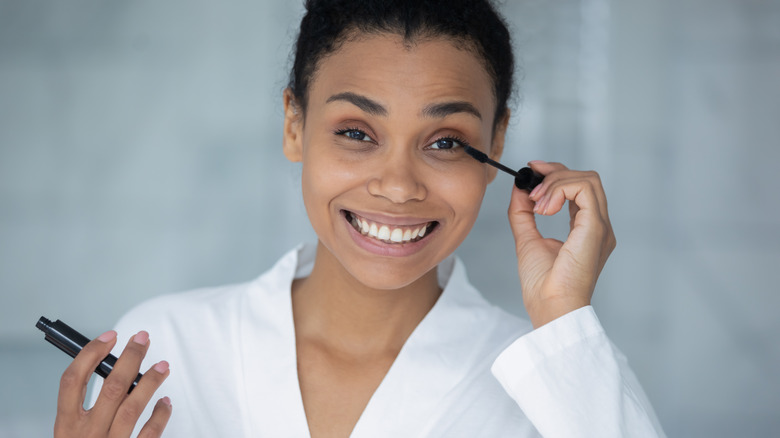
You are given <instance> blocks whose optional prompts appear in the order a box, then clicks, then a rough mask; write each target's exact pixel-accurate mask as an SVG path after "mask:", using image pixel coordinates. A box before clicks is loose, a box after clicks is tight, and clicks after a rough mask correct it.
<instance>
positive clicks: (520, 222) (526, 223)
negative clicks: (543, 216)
mask: <svg viewBox="0 0 780 438" xmlns="http://www.w3.org/2000/svg"><path fill="white" fill-rule="evenodd" d="M533 208H534V203H533V202H532V201H531V200H530V198H529V197H528V194H526V192H524V191H523V190H520V189H518V188H517V187H515V186H512V199H511V201H510V202H509V211H508V215H509V225H510V227H511V228H512V234H513V235H514V237H515V244H516V246H517V247H518V248H520V247H522V246H523V245H524V244H525V243H527V241H529V240H534V239H541V238H542V235H541V234H540V233H539V230H538V229H537V228H536V217H535V216H534V211H533Z"/></svg>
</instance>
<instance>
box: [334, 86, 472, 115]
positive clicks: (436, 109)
mask: <svg viewBox="0 0 780 438" xmlns="http://www.w3.org/2000/svg"><path fill="white" fill-rule="evenodd" d="M339 101H341V102H349V103H351V104H353V105H355V106H356V107H358V108H360V109H361V110H363V111H365V112H367V113H369V114H371V115H374V116H382V117H386V116H387V108H385V107H384V106H382V104H380V103H379V102H377V101H375V100H372V99H370V98H368V97H366V96H362V95H360V94H356V93H353V92H351V91H345V92H343V93H338V94H334V95H333V96H330V97H329V98H328V100H326V101H325V103H331V102H339ZM458 113H466V114H471V115H473V116H474V117H476V118H478V119H479V120H482V113H480V112H479V110H478V109H477V108H476V107H475V106H474V105H472V104H470V103H469V102H465V101H454V102H443V103H435V104H431V105H428V106H426V107H425V108H423V110H422V115H423V116H425V117H430V118H435V119H443V118H445V117H447V116H449V115H451V114H458Z"/></svg>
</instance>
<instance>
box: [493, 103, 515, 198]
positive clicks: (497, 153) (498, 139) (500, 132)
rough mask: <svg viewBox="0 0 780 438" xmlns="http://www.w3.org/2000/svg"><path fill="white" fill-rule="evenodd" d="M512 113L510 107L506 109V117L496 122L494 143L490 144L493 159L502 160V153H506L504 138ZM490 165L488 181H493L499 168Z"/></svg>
mask: <svg viewBox="0 0 780 438" xmlns="http://www.w3.org/2000/svg"><path fill="white" fill-rule="evenodd" d="M510 115H511V110H510V109H509V108H507V109H506V113H504V117H502V118H501V120H499V121H498V123H496V129H495V132H494V133H493V143H491V144H490V151H489V153H488V156H489V157H490V159H492V160H493V161H500V160H501V155H502V154H503V153H504V139H505V138H506V129H507V127H508V126H509V116H510ZM487 167H488V183H491V182H493V179H494V178H495V177H496V172H497V171H498V169H496V168H495V167H493V166H487Z"/></svg>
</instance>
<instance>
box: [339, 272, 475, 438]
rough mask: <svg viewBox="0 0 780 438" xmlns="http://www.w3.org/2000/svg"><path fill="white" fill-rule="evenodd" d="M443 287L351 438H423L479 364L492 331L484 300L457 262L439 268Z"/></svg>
mask: <svg viewBox="0 0 780 438" xmlns="http://www.w3.org/2000/svg"><path fill="white" fill-rule="evenodd" d="M450 272H451V275H450ZM439 283H440V285H442V286H445V285H446V286H445V287H444V291H443V292H442V295H441V296H440V297H439V300H438V301H437V302H436V304H435V305H434V307H433V308H432V309H431V311H430V312H428V315H426V317H425V318H424V319H423V321H422V322H421V323H420V324H419V325H418V326H417V328H416V329H415V331H414V332H413V333H412V335H411V336H410V337H409V339H408V340H407V341H406V344H404V346H403V348H402V349H401V352H400V353H399V355H398V357H397V358H396V360H395V362H394V363H393V365H392V367H391V368H390V370H389V371H388V373H387V375H386V376H385V378H384V380H383V381H382V383H381V384H380V386H379V387H378V388H377V390H376V392H375V393H374V395H373V397H372V398H371V400H370V401H369V403H368V405H367V406H366V409H365V410H364V411H363V415H362V416H361V417H360V420H359V421H358V423H357V425H356V426H355V429H354V430H353V432H352V435H351V436H352V438H364V437H365V438H369V437H379V436H403V437H414V436H424V435H425V432H426V430H427V429H428V428H429V427H430V426H431V424H432V423H433V422H434V421H435V419H436V418H437V417H438V415H441V412H442V409H446V404H447V400H448V397H453V392H454V391H455V388H456V386H457V385H458V384H459V383H460V382H462V381H463V379H465V378H466V377H467V376H468V374H469V372H471V371H472V370H473V365H474V363H475V361H478V360H480V358H475V357H473V356H474V354H473V353H472V348H471V347H472V346H473V345H475V343H479V342H480V339H481V338H482V337H483V336H485V333H486V331H488V330H486V329H487V326H489V325H490V321H489V320H488V319H489V318H488V317H489V315H490V314H489V313H488V312H485V311H482V310H481V309H486V308H487V306H485V302H484V300H483V298H482V297H481V295H479V293H478V292H477V291H476V290H475V289H474V288H473V287H472V286H471V285H470V284H469V283H468V280H467V278H466V273H465V270H464V268H463V266H462V263H461V262H460V260H457V259H454V258H452V257H451V258H450V259H448V260H446V261H445V262H444V263H442V264H441V265H440V266H439Z"/></svg>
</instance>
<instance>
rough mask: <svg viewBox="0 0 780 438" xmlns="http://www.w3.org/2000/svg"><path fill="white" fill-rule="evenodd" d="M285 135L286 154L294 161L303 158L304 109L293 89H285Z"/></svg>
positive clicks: (284, 148) (283, 142) (284, 146)
mask: <svg viewBox="0 0 780 438" xmlns="http://www.w3.org/2000/svg"><path fill="white" fill-rule="evenodd" d="M283 99H284V135H283V138H282V148H283V150H284V156H285V157H287V159H288V160H290V161H292V162H293V163H298V162H301V161H302V160H303V110H302V109H301V106H300V105H299V104H298V102H297V101H296V100H295V96H294V95H293V93H292V90H290V89H289V88H285V89H284V94H283Z"/></svg>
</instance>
